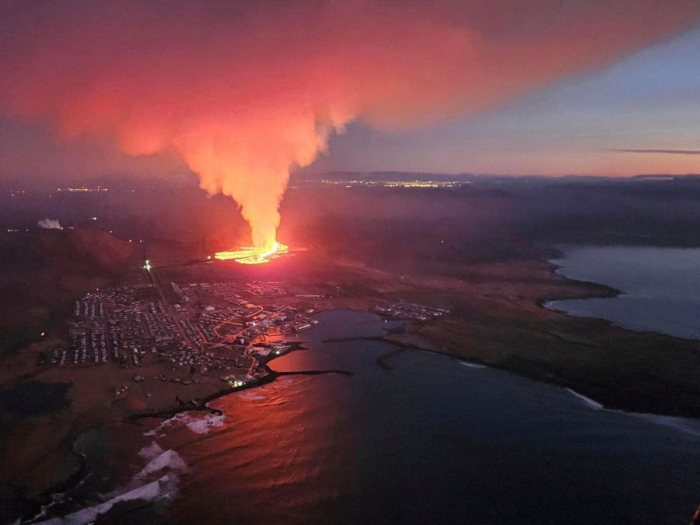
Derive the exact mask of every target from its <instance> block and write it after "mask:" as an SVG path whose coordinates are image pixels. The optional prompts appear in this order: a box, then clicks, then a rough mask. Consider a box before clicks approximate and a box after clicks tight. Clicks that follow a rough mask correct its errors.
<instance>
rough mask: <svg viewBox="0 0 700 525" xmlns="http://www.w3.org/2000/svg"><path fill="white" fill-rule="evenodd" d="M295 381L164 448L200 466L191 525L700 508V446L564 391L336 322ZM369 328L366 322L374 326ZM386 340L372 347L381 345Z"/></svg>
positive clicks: (246, 399)
mask: <svg viewBox="0 0 700 525" xmlns="http://www.w3.org/2000/svg"><path fill="white" fill-rule="evenodd" d="M319 318H320V319H321V322H322V325H321V326H319V328H318V329H314V330H311V331H309V332H306V333H305V334H304V338H305V339H306V340H307V341H308V346H309V347H310V348H311V349H310V350H308V351H299V352H295V353H292V354H289V355H287V356H285V357H283V358H280V359H278V360H275V361H273V363H272V365H273V368H275V369H277V370H284V371H295V370H304V369H313V370H320V369H324V368H327V369H343V370H349V371H352V372H354V374H355V375H353V376H344V375H318V376H286V377H285V376H283V377H282V378H281V379H279V380H277V381H275V382H273V383H271V384H268V385H265V386H264V387H261V388H258V389H252V390H247V391H244V392H241V393H238V394H233V395H230V396H227V397H225V398H221V399H219V400H217V401H216V402H215V403H214V406H215V407H216V408H219V409H221V410H223V411H224V412H225V413H226V418H225V420H224V421H223V426H222V427H220V428H214V429H212V430H211V431H210V432H209V433H208V434H205V435H200V434H196V433H194V432H192V431H190V430H188V429H187V427H185V426H182V427H180V428H179V429H173V430H168V431H167V432H166V435H165V437H163V438H161V439H160V440H159V443H160V446H161V447H162V448H163V449H168V448H173V449H175V450H176V451H177V452H178V453H179V454H180V455H181V456H182V457H183V458H184V459H185V461H186V462H187V463H188V465H189V468H190V474H189V475H188V476H185V477H184V478H183V480H182V482H181V485H180V489H179V492H178V496H177V498H175V501H174V502H173V504H172V505H171V506H170V508H169V513H170V514H169V519H172V520H173V521H175V522H179V523H216V524H218V523H221V524H227V525H230V524H231V523H280V524H283V523H284V524H289V523H318V524H331V523H387V524H389V523H391V524H395V523H420V524H426V523H443V524H444V523H478V524H503V523H520V524H523V523H525V524H528V523H532V524H542V523H567V524H579V523H580V524H584V523H585V524H587V525H588V524H590V523H596V524H607V523H610V524H613V523H614V524H616V525H618V524H620V523H635V524H638V523H649V524H659V523H686V522H687V521H688V517H689V516H690V515H691V514H692V512H693V510H694V507H695V506H696V504H697V503H698V500H700V483H699V482H700V446H699V445H700V438H698V437H697V436H696V435H692V434H689V433H683V432H680V431H678V430H676V429H673V428H670V427H667V426H661V425H657V424H655V423H653V422H650V421H647V420H644V419H641V418H637V417H632V416H629V415H626V414H620V413H613V412H608V411H604V410H593V409H591V408H590V407H589V406H587V405H586V404H584V403H583V402H582V401H581V400H580V399H578V398H576V397H575V396H573V395H572V394H571V393H569V392H567V391H566V390H564V389H559V388H555V387H551V386H547V385H543V384H540V383H537V382H533V381H529V380H526V379H522V378H519V377H517V376H514V375H511V374H508V373H505V372H502V371H498V370H492V369H489V368H472V367H465V366H461V365H460V364H459V363H457V362H455V361H453V360H451V359H449V358H446V357H443V356H439V355H434V354H427V353H422V352H413V351H410V352H403V353H401V354H398V355H396V356H394V357H392V358H391V365H392V370H391V371H387V370H385V369H382V368H381V367H379V366H377V364H376V362H375V360H376V358H377V357H378V356H380V355H382V354H384V353H387V352H388V351H391V350H392V347H390V346H389V345H387V344H384V343H380V342H376V341H344V342H340V343H323V340H325V339H329V338H332V337H335V336H337V335H338V334H341V333H342V334H344V335H343V336H344V337H347V336H348V334H350V333H352V332H353V330H352V329H351V328H352V327H353V326H355V327H358V328H357V330H358V331H359V332H360V333H362V334H363V335H364V334H366V333H367V330H368V329H369V330H375V329H378V328H379V327H378V324H377V323H375V321H376V320H377V318H376V317H375V316H373V315H371V314H361V313H354V312H328V313H324V314H321V315H319ZM368 322H369V323H370V324H369V325H368V324H367V323H368ZM372 335H374V334H372Z"/></svg>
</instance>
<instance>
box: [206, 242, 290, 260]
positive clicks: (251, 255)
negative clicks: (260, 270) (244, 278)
mask: <svg viewBox="0 0 700 525" xmlns="http://www.w3.org/2000/svg"><path fill="white" fill-rule="evenodd" d="M268 246H269V247H264V248H255V247H246V248H241V249H240V250H234V251H228V252H218V253H217V254H216V255H215V257H216V258H217V259H219V260H222V261H227V260H234V261H236V262H238V263H241V264H263V263H266V262H270V260H272V259H274V258H275V257H278V256H280V255H281V254H284V253H289V247H288V246H287V245H285V244H281V243H279V242H277V241H273V242H272V243H271V244H270V245H268Z"/></svg>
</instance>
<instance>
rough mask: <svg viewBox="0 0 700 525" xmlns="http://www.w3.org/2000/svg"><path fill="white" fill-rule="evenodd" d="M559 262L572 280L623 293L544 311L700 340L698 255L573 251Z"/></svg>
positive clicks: (608, 249)
mask: <svg viewBox="0 0 700 525" xmlns="http://www.w3.org/2000/svg"><path fill="white" fill-rule="evenodd" d="M565 251H566V256H565V257H564V258H563V259H562V260H559V261H554V262H555V263H556V264H558V265H559V269H558V270H557V271H558V273H560V274H561V275H564V276H565V277H568V278H570V279H578V280H582V281H591V282H596V283H600V284H605V285H607V286H611V287H613V288H615V289H617V290H620V291H621V292H622V295H620V296H618V297H612V298H606V299H567V300H563V301H551V302H549V303H547V305H546V306H547V307H548V308H552V309H554V310H559V311H562V312H565V313H567V314H569V315H574V316H577V317H597V318H601V319H607V320H608V321H612V322H613V323H616V324H619V325H620V326H624V327H625V328H629V329H631V330H638V331H654V332H662V333H665V334H669V335H673V336H676V337H684V338H688V339H700V249H682V248H646V247H627V246H605V247H575V248H571V249H567V250H565Z"/></svg>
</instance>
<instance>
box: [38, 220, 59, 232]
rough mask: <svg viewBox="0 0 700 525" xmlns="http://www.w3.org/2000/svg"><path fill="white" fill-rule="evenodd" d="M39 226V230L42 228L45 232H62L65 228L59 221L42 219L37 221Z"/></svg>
mask: <svg viewBox="0 0 700 525" xmlns="http://www.w3.org/2000/svg"><path fill="white" fill-rule="evenodd" d="M36 224H37V226H39V228H42V229H44V230H62V229H63V226H61V223H60V222H58V219H49V218H46V219H42V220H40V221H37V223H36Z"/></svg>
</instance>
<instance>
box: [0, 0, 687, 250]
mask: <svg viewBox="0 0 700 525" xmlns="http://www.w3.org/2000/svg"><path fill="white" fill-rule="evenodd" d="M0 14H1V15H2V16H1V17H0V18H2V20H3V31H0V70H2V71H5V72H12V74H9V75H7V74H6V75H3V76H0V111H2V112H3V113H6V114H8V115H11V116H13V117H15V118H18V119H26V120H30V121H35V122H38V123H45V122H51V123H53V124H54V125H55V126H56V128H57V130H58V131H59V132H60V133H61V134H63V135H65V136H69V137H79V136H92V137H95V136H97V137H107V138H109V139H112V140H113V141H114V142H116V143H117V144H118V145H119V147H120V148H121V149H122V150H123V151H125V152H126V153H128V154H131V155H153V154H161V155H165V156H172V157H176V158H178V159H181V160H183V161H184V162H185V163H186V164H187V166H188V167H189V168H190V169H191V171H192V172H194V173H196V174H197V175H198V176H199V179H200V186H201V188H202V189H204V190H205V191H206V192H208V193H209V194H210V195H214V194H218V193H221V194H224V195H227V196H229V197H232V198H233V199H234V200H235V201H236V203H238V205H239V209H240V212H241V214H242V215H243V218H244V219H245V220H246V221H248V223H249V224H250V230H251V246H252V248H249V249H243V250H239V251H237V252H224V254H219V256H220V258H224V257H226V258H231V257H233V258H236V259H237V260H240V261H241V262H243V261H244V260H245V261H248V262H265V261H267V260H269V258H270V257H271V256H272V254H274V253H278V252H279V250H280V249H281V245H278V244H277V241H276V237H277V228H278V227H279V224H280V214H279V206H280V202H281V200H282V198H283V196H284V193H285V191H286V189H287V182H288V180H289V174H290V170H294V169H295V168H297V167H304V166H308V165H309V164H311V163H312V162H313V161H314V159H315V158H316V157H317V156H318V155H319V154H320V153H323V152H325V151H326V149H327V146H328V140H329V137H330V136H331V135H332V134H333V133H336V132H342V131H343V130H344V128H345V126H346V125H348V124H349V123H350V122H352V121H353V120H360V121H362V122H363V123H365V124H368V125H372V126H375V127H379V128H383V129H392V130H402V129H408V128H412V127H416V126H422V125H429V124H435V123H437V122H439V121H444V120H453V119H458V118H464V117H466V116H469V115H473V114H476V113H479V112H482V111H484V110H486V109H488V108H490V107H493V106H496V105H499V104H502V103H504V102H506V101H508V100H510V99H512V98H513V97H515V96H517V95H520V94H523V93H527V92H530V91H533V90H535V89H537V88H540V87H542V86H545V85H547V84H550V83H552V82H554V81H556V80H559V79H561V78H563V77H566V76H568V75H572V74H574V73H578V72H581V71H585V70H590V69H593V68H596V67H600V66H604V65H606V64H609V63H611V62H613V61H614V60H616V59H618V58H619V57H621V56H623V55H625V54H627V53H630V52H632V51H635V50H637V49H640V48H643V47H645V46H647V45H649V44H650V43H653V42H655V41H659V40H662V39H664V38H666V37H668V36H670V35H673V34H677V33H679V32H680V31H682V30H683V29H684V28H686V27H688V26H689V25H690V24H691V23H693V22H694V21H695V20H697V17H698V9H697V2H695V1H694V0H666V1H664V2H660V1H658V0H612V1H611V0H600V1H595V2H553V1H552V0H530V1H529V2H523V1H522V0H498V1H496V0H463V1H460V2H454V1H442V2H424V1H421V0H401V1H399V0H363V1H358V2H347V1H338V0H319V1H316V2H305V1H282V0H270V1H266V2H253V1H237V2H221V1H216V0H198V1H191V0H170V1H168V2H141V1H138V0H93V1H90V2H81V1H77V0H73V1H66V2H26V1H18V0H6V1H3V2H0ZM650 20H653V21H654V23H653V24H649V21H650ZM231 253H233V254H239V255H241V258H240V259H239V258H238V256H237V255H235V256H231ZM226 254H228V255H226ZM244 254H247V255H244Z"/></svg>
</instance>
